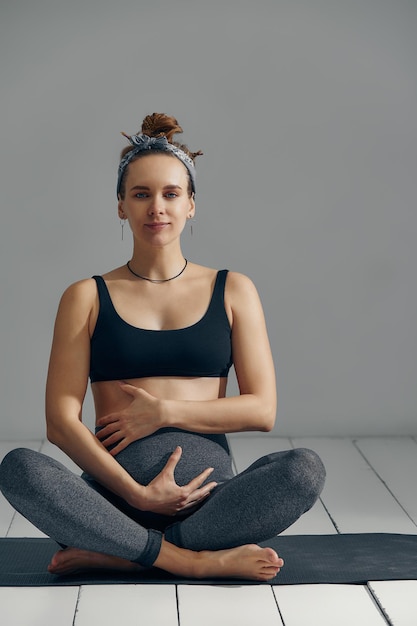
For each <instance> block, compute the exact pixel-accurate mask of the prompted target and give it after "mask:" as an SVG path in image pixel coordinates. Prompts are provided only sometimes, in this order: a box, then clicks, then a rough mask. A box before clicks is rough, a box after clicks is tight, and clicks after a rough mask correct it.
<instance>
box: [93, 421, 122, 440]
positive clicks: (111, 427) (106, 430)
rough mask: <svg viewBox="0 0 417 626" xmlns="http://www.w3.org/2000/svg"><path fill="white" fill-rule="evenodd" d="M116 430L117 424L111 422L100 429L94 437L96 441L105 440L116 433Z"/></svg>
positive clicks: (117, 428)
mask: <svg viewBox="0 0 417 626" xmlns="http://www.w3.org/2000/svg"><path fill="white" fill-rule="evenodd" d="M118 430H119V424H118V423H117V422H112V423H111V424H107V426H103V427H100V430H98V431H97V433H96V437H97V438H98V439H106V437H109V436H110V435H112V434H113V433H116V432H117V431H118Z"/></svg>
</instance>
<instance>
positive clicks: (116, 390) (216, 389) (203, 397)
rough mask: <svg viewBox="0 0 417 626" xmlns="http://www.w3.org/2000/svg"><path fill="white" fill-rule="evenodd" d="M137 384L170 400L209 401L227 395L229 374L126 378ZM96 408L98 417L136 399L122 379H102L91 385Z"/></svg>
mask: <svg viewBox="0 0 417 626" xmlns="http://www.w3.org/2000/svg"><path fill="white" fill-rule="evenodd" d="M124 382H126V383H129V384H130V385H133V386H135V387H138V388H141V389H144V390H145V391H147V392H148V393H150V394H151V395H153V396H155V397H156V398H163V399H167V400H196V401H207V400H215V399H217V398H224V397H225V395H226V385H227V378H183V377H179V378H173V377H164V376H161V377H153V378H133V379H129V380H125V381H124ZM91 389H92V392H93V397H94V405H95V411H96V420H99V419H100V418H101V417H104V416H105V415H109V414H110V413H114V412H115V411H122V410H123V409H125V408H127V407H128V406H129V404H130V403H131V402H132V397H131V396H129V395H128V394H127V393H125V392H124V391H123V390H122V389H121V388H120V385H119V383H118V381H113V380H112V381H100V382H95V383H93V384H92V385H91Z"/></svg>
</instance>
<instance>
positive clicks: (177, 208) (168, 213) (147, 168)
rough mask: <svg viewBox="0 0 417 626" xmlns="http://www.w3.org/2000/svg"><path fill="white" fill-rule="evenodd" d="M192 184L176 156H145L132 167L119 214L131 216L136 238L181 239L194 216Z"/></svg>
mask: <svg viewBox="0 0 417 626" xmlns="http://www.w3.org/2000/svg"><path fill="white" fill-rule="evenodd" d="M188 184H189V180H188V172H187V169H186V167H185V165H183V164H182V163H181V161H180V160H179V159H177V158H176V157H174V156H171V155H168V154H155V153H154V154H149V155H146V156H142V157H140V158H139V159H137V160H136V161H133V162H132V163H130V164H129V166H128V171H127V175H126V178H125V196H124V198H123V199H119V204H118V211H119V217H120V218H121V219H125V218H127V220H128V221H129V225H130V227H131V229H132V232H133V236H134V238H135V239H136V240H138V241H144V242H148V243H150V244H152V245H166V244H167V243H170V242H171V241H173V240H175V239H178V238H179V236H180V235H181V233H182V231H183V229H184V226H185V223H186V221H187V219H189V218H191V217H193V216H194V213H195V204H194V198H193V197H190V196H189V195H188V188H189V187H188Z"/></svg>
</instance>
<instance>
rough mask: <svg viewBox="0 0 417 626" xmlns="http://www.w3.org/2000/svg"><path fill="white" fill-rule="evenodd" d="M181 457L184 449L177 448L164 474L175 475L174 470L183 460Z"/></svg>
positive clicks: (166, 465)
mask: <svg viewBox="0 0 417 626" xmlns="http://www.w3.org/2000/svg"><path fill="white" fill-rule="evenodd" d="M181 455H182V448H181V447H180V446H177V447H176V448H175V450H174V452H173V453H172V454H171V456H170V457H169V459H168V461H167V462H166V464H165V467H164V469H163V470H162V472H167V473H168V474H170V475H174V470H175V468H176V467H177V464H178V461H179V460H180V458H181Z"/></svg>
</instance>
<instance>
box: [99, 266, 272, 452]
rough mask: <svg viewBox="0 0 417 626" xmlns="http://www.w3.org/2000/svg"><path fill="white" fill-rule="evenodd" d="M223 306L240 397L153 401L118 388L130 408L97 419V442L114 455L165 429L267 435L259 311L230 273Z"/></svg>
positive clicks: (253, 294) (267, 389)
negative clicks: (260, 433) (101, 443)
mask: <svg viewBox="0 0 417 626" xmlns="http://www.w3.org/2000/svg"><path fill="white" fill-rule="evenodd" d="M225 306H226V310H227V313H228V315H229V318H230V320H231V324H232V349H233V360H234V367H235V371H236V376H237V380H238V384H239V391H240V395H239V396H235V397H227V398H216V399H213V400H202V401H198V400H197V401H196V400H190V401H188V400H170V399H164V398H155V397H154V396H152V395H150V394H149V393H147V392H146V391H145V390H143V389H140V388H136V387H134V386H132V385H128V384H123V385H122V389H123V390H124V391H125V392H126V393H128V394H129V395H131V396H132V402H131V404H130V406H129V407H128V408H127V409H125V410H123V411H119V412H116V413H113V414H111V415H107V416H104V417H102V418H101V419H100V420H99V421H98V424H99V425H100V426H102V427H103V429H102V430H101V431H100V433H99V435H98V436H99V437H100V439H101V440H102V441H104V443H105V445H106V446H111V445H114V444H117V445H116V447H115V448H114V449H113V450H112V454H117V453H118V452H120V451H121V450H123V448H125V447H126V446H127V445H128V444H129V443H131V442H132V441H135V440H136V439H140V438H142V437H146V436H147V435H149V434H151V433H152V432H155V431H156V430H158V429H159V428H163V427H166V426H171V427H176V428H182V429H184V430H189V431H192V432H199V433H231V432H242V431H251V430H258V431H269V430H271V429H272V427H273V425H274V422H275V414H276V383H275V370H274V365H273V360H272V355H271V349H270V345H269V340H268V335H267V331H266V325H265V318H264V314H263V310H262V305H261V302H260V299H259V296H258V293H257V291H256V288H255V286H254V285H253V283H252V281H251V280H250V279H249V278H247V277H246V276H243V275H242V274H236V273H234V272H230V273H229V274H228V277H227V281H226V292H225Z"/></svg>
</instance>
